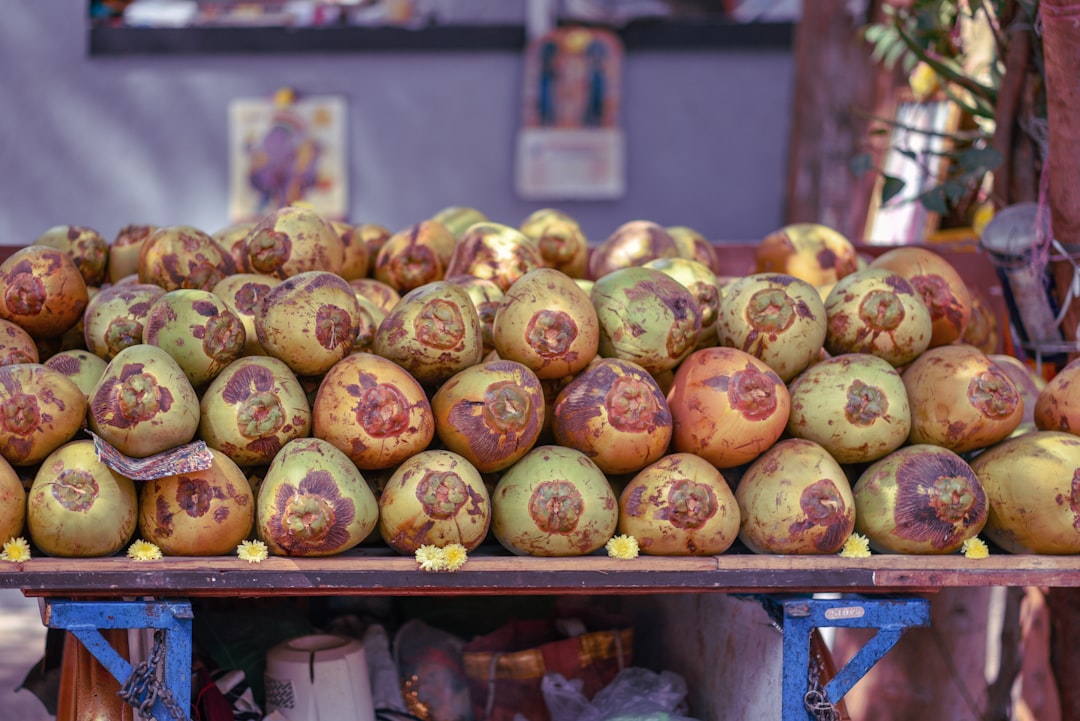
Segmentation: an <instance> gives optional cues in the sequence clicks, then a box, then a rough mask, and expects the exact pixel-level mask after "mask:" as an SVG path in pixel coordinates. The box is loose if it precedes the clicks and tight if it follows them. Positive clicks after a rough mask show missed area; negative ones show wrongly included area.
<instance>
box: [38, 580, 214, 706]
mask: <svg viewBox="0 0 1080 721" xmlns="http://www.w3.org/2000/svg"><path fill="white" fill-rule="evenodd" d="M44 603H45V605H44V608H43V609H42V621H44V623H45V625H46V626H48V627H50V628H61V629H64V630H67V631H70V632H71V633H72V634H74V635H75V636H76V637H77V638H78V639H79V641H81V642H82V644H83V646H85V647H86V650H87V651H89V652H90V653H91V654H92V655H93V656H94V658H96V659H97V660H98V661H99V662H100V663H101V665H102V666H104V667H105V669H106V670H107V671H108V672H109V673H110V674H112V676H113V677H114V678H115V679H116V680H117V681H119V682H120V685H121V687H125V688H128V689H129V690H130V692H131V694H132V696H133V698H127V699H125V700H127V701H128V703H130V704H131V705H132V706H134V707H135V708H136V709H137V710H139V711H140V712H141V713H142V714H143V715H144V716H146V715H147V714H149V715H150V716H152V717H153V718H154V719H156V720H157V721H186V720H187V719H188V715H187V710H188V709H189V708H190V707H191V654H192V644H191V622H192V618H193V614H192V611H191V603H189V602H188V601H69V600H58V599H46V600H45V602H44ZM103 628H152V629H154V633H155V640H154V641H155V642H154V646H155V651H156V653H153V654H152V656H160V659H158V658H154V659H151V662H150V663H148V664H140V666H139V667H133V666H132V665H131V664H130V663H129V662H128V661H127V660H126V659H125V658H124V657H123V656H121V655H120V654H119V653H117V651H116V649H114V648H113V647H112V645H110V644H109V642H108V641H106V640H105V637H104V636H102V635H101V632H100V630H99V629H103ZM159 660H160V661H163V665H164V669H163V671H164V679H163V683H164V687H163V689H162V688H160V687H159V676H158V673H159V671H161V670H162V669H159V668H157V666H156V664H155V662H156V661H159ZM133 674H135V677H134V679H135V680H136V681H139V682H138V683H135V684H130V683H128V682H129V681H130V680H132V679H133ZM140 677H141V678H140Z"/></svg>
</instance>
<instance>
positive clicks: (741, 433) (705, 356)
mask: <svg viewBox="0 0 1080 721" xmlns="http://www.w3.org/2000/svg"><path fill="white" fill-rule="evenodd" d="M667 402H668V408H669V409H670V410H671V419H672V448H673V449H674V450H675V451H677V452H680V453H696V454H697V455H699V456H701V457H702V458H705V459H706V460H708V461H709V462H710V463H712V464H713V465H715V466H716V467H717V468H734V467H735V466H739V465H742V464H744V463H749V462H750V461H752V460H754V459H755V458H757V457H758V455H760V454H761V453H762V452H763V451H764V450H765V449H766V448H768V447H769V446H771V445H772V444H773V443H775V442H776V441H777V440H778V439H779V438H780V435H781V434H782V433H783V432H784V428H785V427H786V426H787V422H788V415H789V413H790V411H791V396H790V394H789V393H788V389H787V386H786V385H784V382H783V381H782V380H781V379H780V376H778V375H777V374H776V371H774V370H773V369H772V368H770V367H769V366H767V365H766V364H765V363H764V362H762V361H760V360H758V359H757V358H755V357H754V356H752V355H750V354H749V353H747V352H745V351H741V350H739V349H737V348H726V347H715V348H702V349H701V350H698V351H694V352H693V353H691V354H690V356H689V357H688V358H687V359H686V360H685V361H683V362H682V364H681V365H680V366H679V367H678V369H677V370H676V371H675V377H674V379H673V380H672V384H671V390H669V391H668V396H667Z"/></svg>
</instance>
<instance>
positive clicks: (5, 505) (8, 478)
mask: <svg viewBox="0 0 1080 721" xmlns="http://www.w3.org/2000/svg"><path fill="white" fill-rule="evenodd" d="M25 524H26V489H25V488H24V487H23V484H22V480H20V479H19V474H18V473H16V472H15V469H14V468H12V467H11V464H10V463H8V462H7V461H6V460H4V459H3V458H2V457H0V539H3V541H6V540H7V539H9V538H15V537H18V536H21V535H23V527H24V526H25ZM3 541H0V542H3Z"/></svg>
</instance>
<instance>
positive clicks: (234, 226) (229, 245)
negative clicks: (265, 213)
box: [210, 220, 255, 273]
mask: <svg viewBox="0 0 1080 721" xmlns="http://www.w3.org/2000/svg"><path fill="white" fill-rule="evenodd" d="M254 227H255V222H254V221H250V220H244V221H240V222H238V223H230V224H229V225H226V226H225V227H224V228H221V229H220V230H217V231H215V232H213V233H211V234H210V237H211V238H213V239H214V240H215V241H217V244H218V245H220V246H221V247H222V249H224V251H225V252H226V253H228V254H229V255H230V256H231V257H232V259H233V263H235V264H236V270H237V271H238V272H244V273H246V272H248V271H250V268H249V267H248V255H247V239H248V235H250V234H251V229H252V228H254Z"/></svg>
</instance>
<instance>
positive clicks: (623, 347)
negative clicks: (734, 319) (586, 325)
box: [590, 267, 701, 373]
mask: <svg viewBox="0 0 1080 721" xmlns="http://www.w3.org/2000/svg"><path fill="white" fill-rule="evenodd" d="M590 298H591V299H592V303H593V306H595V307H596V316H597V320H598V321H599V324H600V343H599V350H598V352H599V354H600V355H601V356H603V357H605V358H620V359H622V360H628V361H631V362H633V363H637V364H638V365H639V366H641V367H642V368H644V369H645V370H647V371H648V372H650V373H663V372H664V371H667V370H671V369H672V368H674V367H675V366H677V365H679V363H680V362H682V360H683V359H684V358H686V356H687V355H689V354H690V353H691V352H693V350H694V348H695V347H697V342H698V338H699V337H700V335H701V309H700V308H699V307H698V304H697V301H696V300H694V296H693V295H692V294H691V293H690V291H688V290H687V289H686V288H685V287H683V285H682V284H680V283H679V282H678V281H677V280H675V279H674V278H672V277H670V276H668V275H666V274H664V273H662V272H661V271H659V270H655V269H653V268H641V267H631V268H620V269H617V270H612V271H610V272H608V273H606V274H604V276H603V277H601V278H599V279H597V281H596V282H595V283H594V284H593V288H592V292H591V293H590Z"/></svg>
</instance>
